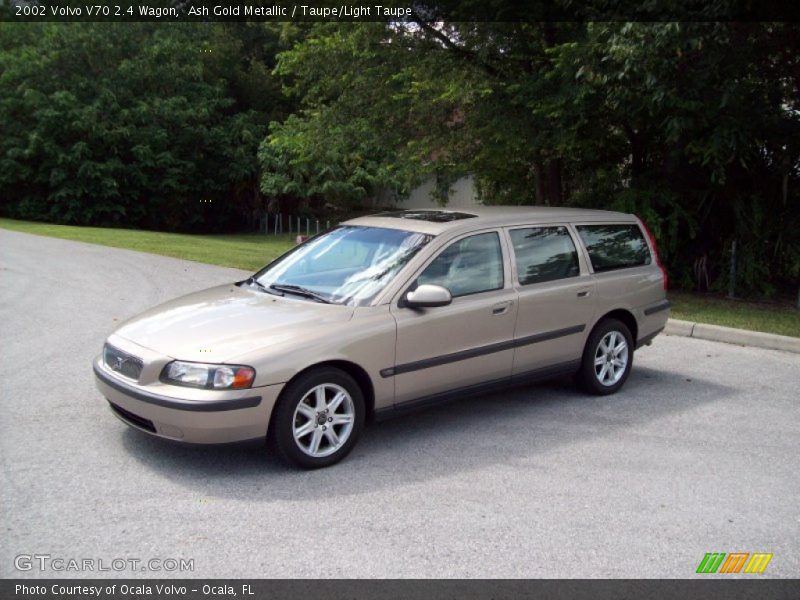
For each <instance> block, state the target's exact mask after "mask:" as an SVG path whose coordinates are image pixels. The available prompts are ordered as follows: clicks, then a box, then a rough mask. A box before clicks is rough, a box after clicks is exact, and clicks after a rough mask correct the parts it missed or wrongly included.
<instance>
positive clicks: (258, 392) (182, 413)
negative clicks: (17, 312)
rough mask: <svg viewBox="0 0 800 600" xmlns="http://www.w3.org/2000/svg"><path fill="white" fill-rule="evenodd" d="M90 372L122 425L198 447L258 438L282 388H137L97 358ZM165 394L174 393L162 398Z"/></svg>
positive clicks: (263, 432) (159, 386) (266, 424)
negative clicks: (229, 389)
mask: <svg viewBox="0 0 800 600" xmlns="http://www.w3.org/2000/svg"><path fill="white" fill-rule="evenodd" d="M94 374H95V384H96V385H97V389H98V390H100V393H101V394H103V396H105V397H106V399H107V400H108V401H109V403H110V404H111V409H112V412H113V413H114V415H115V416H116V417H117V418H119V419H120V420H121V421H123V422H124V423H126V424H127V425H130V426H131V427H134V428H136V429H139V430H140V431H144V432H146V433H149V434H151V435H156V436H159V437H164V438H169V439H172V440H179V441H183V442H191V443H200V444H221V443H226V442H236V441H242V440H250V439H255V438H264V437H265V436H266V435H267V427H268V425H269V419H270V415H271V414H272V409H273V407H274V406H275V403H276V402H277V400H278V395H279V394H280V392H281V390H282V389H283V385H282V384H279V385H268V386H264V387H259V388H252V389H248V390H231V391H217V390H193V389H191V388H180V387H178V386H168V385H157V386H146V385H138V384H135V383H132V382H128V381H125V380H124V379H122V378H121V377H120V376H119V375H117V374H115V373H114V372H113V371H111V370H110V369H108V368H107V367H106V366H105V365H104V364H103V360H102V356H98V357H97V358H96V359H95V361H94ZM153 387H155V388H157V389H156V390H153V389H152V388H153ZM148 388H151V389H148ZM170 392H172V393H173V394H174V395H172V394H170V395H167V394H168V393H170Z"/></svg>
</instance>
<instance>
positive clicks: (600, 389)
mask: <svg viewBox="0 0 800 600" xmlns="http://www.w3.org/2000/svg"><path fill="white" fill-rule="evenodd" d="M632 365H633V338H632V336H631V332H630V330H629V329H628V327H627V325H625V323H623V322H622V321H618V320H616V319H604V320H603V321H601V322H600V323H598V325H597V326H596V327H595V328H594V330H593V331H592V333H591V335H590V336H589V339H588V340H587V341H586V347H585V348H584V351H583V359H582V362H581V369H580V371H579V373H578V379H579V381H580V383H581V386H582V387H583V388H584V389H585V390H586V391H588V392H590V393H592V394H597V395H606V394H613V393H614V392H616V391H617V390H619V389H620V388H621V387H622V386H623V385H624V384H625V381H626V380H627V379H628V375H630V372H631V366H632Z"/></svg>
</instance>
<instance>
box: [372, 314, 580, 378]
mask: <svg viewBox="0 0 800 600" xmlns="http://www.w3.org/2000/svg"><path fill="white" fill-rule="evenodd" d="M584 329H586V325H575V326H573V327H565V328H564V329H555V330H553V331H545V332H544V333H537V334H536V335H529V336H526V337H522V338H517V339H515V340H508V341H506V342H498V343H496V344H487V345H486V346H478V347H477V348H470V349H469V350H461V351H460V352H453V353H452V354H443V355H441V356H434V357H432V358H426V359H424V360H418V361H415V362H410V363H405V364H402V365H397V366H396V367H389V368H387V369H381V371H380V373H381V377H383V378H386V377H392V376H394V375H400V374H401V373H411V372H412V371H419V370H421V369H428V368H430V367H438V366H439V365H446V364H448V363H452V362H458V361H460V360H466V359H468V358H475V357H476V356H484V355H486V354H493V353H495V352H502V351H503V350H511V349H512V348H519V347H520V346H529V345H531V344H538V343H539V342H546V341H548V340H554V339H556V338H560V337H564V336H567V335H572V334H574V333H580V332H581V331H583V330H584Z"/></svg>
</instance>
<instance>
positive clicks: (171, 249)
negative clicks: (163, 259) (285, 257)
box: [0, 218, 295, 271]
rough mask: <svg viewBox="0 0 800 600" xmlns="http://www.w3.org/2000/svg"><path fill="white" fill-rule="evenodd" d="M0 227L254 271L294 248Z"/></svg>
mask: <svg viewBox="0 0 800 600" xmlns="http://www.w3.org/2000/svg"><path fill="white" fill-rule="evenodd" d="M0 227H3V228H5V229H12V230H14V231H22V232H25V233H34V234H37V235H47V236H50V237H57V238H63V239H66V240H77V241H79V242H88V243H90V244H100V245H103V246H114V247H116V248H128V249H129V250H139V251H141V252H150V253H153V254H162V255H164V256H173V257H175V258H183V259H186V260H194V261H197V262H203V263H209V264H212V265H220V266H222V267H236V268H239V269H245V270H247V271H255V270H256V269H259V268H261V267H263V266H264V265H265V264H267V263H268V262H269V261H270V260H272V259H273V258H275V257H276V256H278V255H279V254H282V253H283V252H285V251H286V250H288V249H289V248H291V247H292V246H293V245H294V237H295V236H294V235H291V236H290V235H288V234H286V235H277V236H276V235H272V234H271V233H270V234H266V235H259V234H249V233H242V234H231V235H189V234H182V233H162V232H158V231H137V230H133V229H110V228H104V227H75V226H72V225H51V224H49V223H34V222H30V221H14V220H12V219H3V218H0Z"/></svg>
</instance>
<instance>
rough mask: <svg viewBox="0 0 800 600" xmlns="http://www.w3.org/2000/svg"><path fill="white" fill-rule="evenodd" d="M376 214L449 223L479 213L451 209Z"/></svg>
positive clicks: (472, 216) (396, 211)
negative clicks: (472, 213)
mask: <svg viewBox="0 0 800 600" xmlns="http://www.w3.org/2000/svg"><path fill="white" fill-rule="evenodd" d="M374 216H376V217H393V218H396V219H414V220H415V221H430V222H431V223H448V222H450V221H460V220H462V219H473V218H475V217H476V216H477V215H471V214H469V213H462V212H452V211H449V210H394V211H386V212H382V213H378V214H376V215H374Z"/></svg>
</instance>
